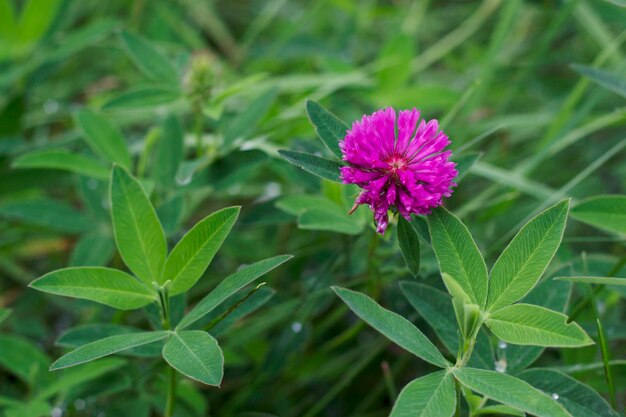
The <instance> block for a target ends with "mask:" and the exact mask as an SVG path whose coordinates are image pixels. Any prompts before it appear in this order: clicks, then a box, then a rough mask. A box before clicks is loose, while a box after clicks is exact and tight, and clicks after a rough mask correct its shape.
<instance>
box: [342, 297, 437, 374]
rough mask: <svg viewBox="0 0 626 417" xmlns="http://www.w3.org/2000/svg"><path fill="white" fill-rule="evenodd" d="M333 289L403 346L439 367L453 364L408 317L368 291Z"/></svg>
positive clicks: (355, 310)
mask: <svg viewBox="0 0 626 417" xmlns="http://www.w3.org/2000/svg"><path fill="white" fill-rule="evenodd" d="M332 289H333V291H335V293H336V294H337V295H338V296H339V298H341V299H342V300H343V302H344V303H346V304H347V306H348V307H350V309H351V310H352V311H353V312H354V313H355V314H356V315H357V316H359V317H360V318H361V319H363V320H364V321H365V322H366V323H367V324H369V325H370V326H372V327H373V328H374V329H376V330H377V331H379V332H380V333H382V334H383V335H385V336H386V337H387V338H388V339H389V340H391V341H392V342H394V343H395V344H397V345H398V346H400V347H401V348H403V349H405V350H407V351H408V352H411V353H412V354H414V355H416V356H417V357H419V358H422V359H423V360H425V361H426V362H429V363H432V364H433V365H435V366H439V367H442V368H446V367H447V366H449V363H448V361H447V360H446V359H445V358H444V357H443V355H442V354H441V353H440V352H439V351H438V350H437V348H436V347H435V345H433V344H432V342H431V341H430V340H428V338H427V337H426V336H424V334H423V333H422V332H421V331H420V330H419V329H418V328H417V327H415V326H414V325H413V323H411V322H410V321H408V320H407V319H405V318H404V317H402V316H400V315H399V314H396V313H394V312H392V311H389V310H386V309H385V308H383V307H381V306H380V305H378V303H376V301H374V300H372V299H371V298H370V297H368V296H367V295H365V294H361V293H359V292H356V291H351V290H348V289H346V288H341V287H332Z"/></svg>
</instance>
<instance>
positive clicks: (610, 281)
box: [554, 277, 626, 287]
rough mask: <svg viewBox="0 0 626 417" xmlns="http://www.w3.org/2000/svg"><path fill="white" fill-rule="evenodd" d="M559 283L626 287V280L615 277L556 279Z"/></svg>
mask: <svg viewBox="0 0 626 417" xmlns="http://www.w3.org/2000/svg"><path fill="white" fill-rule="evenodd" d="M554 279H556V280H558V281H569V282H577V283H580V284H588V285H591V284H598V285H617V286H619V287H624V286H626V278H615V277H556V278H554Z"/></svg>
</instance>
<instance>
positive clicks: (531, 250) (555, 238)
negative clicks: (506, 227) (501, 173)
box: [487, 200, 569, 311]
mask: <svg viewBox="0 0 626 417" xmlns="http://www.w3.org/2000/svg"><path fill="white" fill-rule="evenodd" d="M568 207H569V200H564V201H561V202H560V203H557V204H555V205H554V206H552V207H550V208H548V209H546V210H545V211H543V212H542V213H539V214H538V215H537V216H535V217H534V218H533V219H532V220H530V221H529V222H528V223H526V225H525V226H524V227H522V229H521V230H520V231H519V232H518V233H517V235H515V237H514V238H513V240H512V241H511V243H509V245H508V246H507V247H506V248H505V249H504V252H502V254H501V255H500V257H499V258H498V260H497V261H496V263H495V264H494V266H493V269H492V270H491V276H490V279H489V300H488V302H487V308H488V309H489V310H490V311H496V310H498V309H500V308H502V307H505V306H507V305H509V304H512V303H514V302H516V301H517V300H519V299H520V298H522V297H523V296H524V295H526V294H527V293H528V292H529V291H530V290H531V289H532V288H533V287H534V286H535V284H536V283H537V281H538V280H539V278H541V275H542V274H543V272H544V271H545V270H546V268H547V267H548V264H549V263H550V261H551V260H552V257H554V254H555V253H556V250H557V249H558V247H559V245H560V244H561V239H562V238H563V231H564V230H565V221H566V220H567V210H568Z"/></svg>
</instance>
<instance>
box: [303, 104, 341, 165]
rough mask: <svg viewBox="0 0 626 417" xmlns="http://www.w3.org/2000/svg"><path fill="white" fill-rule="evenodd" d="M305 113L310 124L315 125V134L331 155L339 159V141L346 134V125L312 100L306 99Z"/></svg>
mask: <svg viewBox="0 0 626 417" xmlns="http://www.w3.org/2000/svg"><path fill="white" fill-rule="evenodd" d="M306 114H307V115H308V116H309V120H310V121H311V124H313V126H314V127H315V133H317V136H318V137H319V138H320V139H321V140H322V142H324V145H326V147H327V148H328V150H329V151H331V152H332V153H333V155H335V156H336V157H337V158H339V159H341V149H339V141H340V140H343V138H344V137H345V136H346V133H347V132H348V126H347V125H346V124H345V123H344V122H342V121H341V120H340V119H339V118H338V117H337V116H335V115H334V114H332V113H331V112H329V111H328V110H326V109H325V108H324V107H322V106H321V105H319V104H318V103H316V102H315V101H313V100H307V101H306Z"/></svg>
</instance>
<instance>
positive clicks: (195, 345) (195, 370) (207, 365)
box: [163, 330, 224, 386]
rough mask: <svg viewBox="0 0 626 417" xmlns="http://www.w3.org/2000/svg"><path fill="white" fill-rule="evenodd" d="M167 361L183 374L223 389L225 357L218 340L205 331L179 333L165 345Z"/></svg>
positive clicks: (164, 353) (164, 351)
mask: <svg viewBox="0 0 626 417" xmlns="http://www.w3.org/2000/svg"><path fill="white" fill-rule="evenodd" d="M163 359H165V360H166V361H167V363H169V364H170V366H171V367H172V368H174V369H176V370H177V371H178V372H180V373H181V374H183V375H186V376H188V377H189V378H191V379H194V380H196V381H199V382H202V383H203V384H207V385H215V386H220V384H221V383H222V377H223V376H224V355H223V354H222V350H221V349H220V347H219V345H218V344H217V340H215V338H213V336H211V335H210V334H208V333H207V332H204V331H201V330H182V331H176V332H174V333H173V334H172V336H171V337H170V338H169V339H168V340H167V343H165V346H163Z"/></svg>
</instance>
